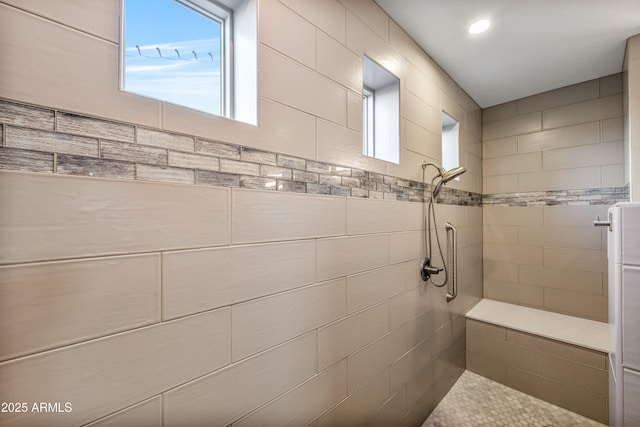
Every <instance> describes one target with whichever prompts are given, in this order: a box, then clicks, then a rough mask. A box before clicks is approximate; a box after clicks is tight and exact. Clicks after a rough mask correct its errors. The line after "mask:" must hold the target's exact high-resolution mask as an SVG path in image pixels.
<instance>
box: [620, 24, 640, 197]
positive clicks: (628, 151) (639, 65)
mask: <svg viewBox="0 0 640 427" xmlns="http://www.w3.org/2000/svg"><path fill="white" fill-rule="evenodd" d="M623 78H624V81H623V86H624V120H625V128H624V140H625V157H626V167H627V169H626V170H625V172H626V176H625V177H626V179H627V180H628V181H629V182H630V183H631V200H632V201H634V202H635V201H638V200H640V85H639V84H638V82H639V81H640V35H637V36H634V37H631V38H630V39H629V40H628V41H627V50H626V52H625V61H624V73H623Z"/></svg>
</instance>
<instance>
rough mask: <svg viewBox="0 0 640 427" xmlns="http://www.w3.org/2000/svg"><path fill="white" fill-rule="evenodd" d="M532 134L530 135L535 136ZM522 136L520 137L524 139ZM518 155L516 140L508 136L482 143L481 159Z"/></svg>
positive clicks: (514, 137)
mask: <svg viewBox="0 0 640 427" xmlns="http://www.w3.org/2000/svg"><path fill="white" fill-rule="evenodd" d="M536 134H537V133H533V134H530V135H536ZM524 136H525V135H523V136H522V137H524ZM527 136H528V135H527ZM517 153H518V138H517V137H516V136H510V137H507V138H500V139H492V140H488V141H482V158H483V159H488V158H490V157H500V156H509V155H513V154H517Z"/></svg>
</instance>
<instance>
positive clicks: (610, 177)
mask: <svg viewBox="0 0 640 427" xmlns="http://www.w3.org/2000/svg"><path fill="white" fill-rule="evenodd" d="M625 184H626V182H625V180H624V164H618V165H607V166H602V186H603V187H623V186H624V185H625Z"/></svg>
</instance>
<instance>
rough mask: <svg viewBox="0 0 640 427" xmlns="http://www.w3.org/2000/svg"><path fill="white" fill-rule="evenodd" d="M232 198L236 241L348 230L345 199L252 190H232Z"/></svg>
mask: <svg viewBox="0 0 640 427" xmlns="http://www.w3.org/2000/svg"><path fill="white" fill-rule="evenodd" d="M232 199H233V200H232V212H233V220H232V235H233V242H234V243H236V244H237V243H252V242H265V241H276V240H292V239H305V238H310V237H323V236H337V235H343V234H345V231H346V220H345V217H346V199H342V198H337V197H327V196H320V195H303V194H288V193H276V192H274V193H271V192H264V191H251V190H233V191H232ZM256 206H260V209H256Z"/></svg>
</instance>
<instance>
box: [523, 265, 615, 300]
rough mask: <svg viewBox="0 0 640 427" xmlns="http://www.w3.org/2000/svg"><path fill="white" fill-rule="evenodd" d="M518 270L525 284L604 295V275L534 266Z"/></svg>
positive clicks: (526, 266)
mask: <svg viewBox="0 0 640 427" xmlns="http://www.w3.org/2000/svg"><path fill="white" fill-rule="evenodd" d="M518 269H519V282H520V283H523V284H528V285H537V286H544V287H549V288H556V289H566V290H571V291H575V292H584V293H587V294H594V295H602V284H603V277H602V273H594V272H593V271H580V270H572V269H568V268H553V267H542V266H533V265H520V266H518Z"/></svg>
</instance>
